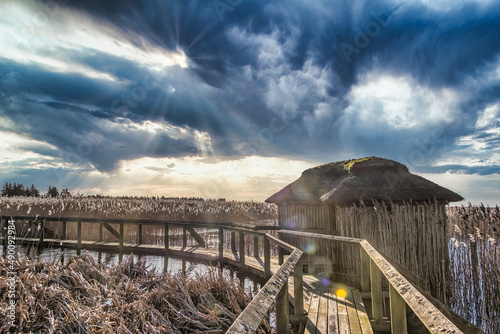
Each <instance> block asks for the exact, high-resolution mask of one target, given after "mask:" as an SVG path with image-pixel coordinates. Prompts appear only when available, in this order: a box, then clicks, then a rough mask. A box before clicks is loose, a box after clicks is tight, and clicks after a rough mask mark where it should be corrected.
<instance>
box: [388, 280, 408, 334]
mask: <svg viewBox="0 0 500 334" xmlns="http://www.w3.org/2000/svg"><path fill="white" fill-rule="evenodd" d="M389 298H390V303H391V305H390V310H391V333H401V334H407V333H408V327H407V325H406V303H405V301H404V300H403V298H402V297H401V296H400V295H399V293H398V292H397V291H396V289H394V287H393V286H392V285H389Z"/></svg>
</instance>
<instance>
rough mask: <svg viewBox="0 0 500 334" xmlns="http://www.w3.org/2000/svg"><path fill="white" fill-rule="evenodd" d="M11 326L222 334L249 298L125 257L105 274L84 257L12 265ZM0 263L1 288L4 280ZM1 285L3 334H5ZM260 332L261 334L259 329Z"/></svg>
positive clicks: (220, 279)
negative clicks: (13, 311)
mask: <svg viewBox="0 0 500 334" xmlns="http://www.w3.org/2000/svg"><path fill="white" fill-rule="evenodd" d="M14 271H15V272H16V273H17V278H18V279H17V284H16V286H17V291H16V292H17V294H18V298H17V299H16V301H17V305H16V324H18V326H19V327H18V330H19V331H20V332H22V333H28V332H30V333H38V332H42V333H56V332H57V333H224V332H226V330H227V329H228V328H229V326H230V325H231V324H232V323H233V322H234V320H235V319H236V318H237V316H238V314H239V313H240V312H241V311H242V310H243V309H244V308H245V307H246V305H247V304H248V303H249V301H250V297H249V296H248V295H247V294H246V293H245V292H244V290H243V288H242V287H241V286H240V285H239V284H238V282H237V281H236V280H232V279H230V278H227V277H226V276H225V275H222V273H221V270H220V269H217V268H212V269H211V270H209V271H208V272H207V273H206V274H203V275H200V274H196V275H194V276H192V277H191V276H190V277H188V278H186V276H185V275H182V274H176V275H170V274H168V273H163V274H156V273H155V272H154V270H149V268H148V267H147V266H146V265H145V264H144V263H143V262H140V261H139V262H134V261H133V259H132V257H129V258H128V259H127V260H126V261H124V262H122V263H121V264H119V265H117V266H114V267H111V268H108V267H106V266H104V265H103V264H100V263H98V262H96V261H95V259H94V258H93V257H92V256H90V255H88V254H85V255H82V256H79V257H73V258H70V259H69V260H68V261H67V263H66V264H65V265H63V264H60V263H59V262H58V261H55V260H54V261H52V262H36V261H32V260H24V261H17V262H16V266H15V270H14ZM7 272H8V267H7V261H6V260H5V259H4V258H3V257H2V258H0V282H6V279H7ZM8 302H9V299H8V296H7V286H6V284H5V283H4V284H0V332H2V333H3V332H6V331H8V328H9V327H8V323H7V320H6V319H7V317H6V315H7V314H6V312H7V311H6V309H7V305H8ZM261 332H264V329H262V330H261Z"/></svg>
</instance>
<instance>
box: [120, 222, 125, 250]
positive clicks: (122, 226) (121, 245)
mask: <svg viewBox="0 0 500 334" xmlns="http://www.w3.org/2000/svg"><path fill="white" fill-rule="evenodd" d="M124 231H125V226H124V224H123V223H120V238H119V239H118V240H119V241H118V242H119V244H120V246H119V248H118V250H119V252H120V253H121V252H122V251H123V239H124V236H125V233H124Z"/></svg>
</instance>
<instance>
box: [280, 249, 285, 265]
mask: <svg viewBox="0 0 500 334" xmlns="http://www.w3.org/2000/svg"><path fill="white" fill-rule="evenodd" d="M284 260H285V250H284V249H283V248H281V247H280V246H279V245H278V264H279V265H280V266H281V265H282V264H283V261H284Z"/></svg>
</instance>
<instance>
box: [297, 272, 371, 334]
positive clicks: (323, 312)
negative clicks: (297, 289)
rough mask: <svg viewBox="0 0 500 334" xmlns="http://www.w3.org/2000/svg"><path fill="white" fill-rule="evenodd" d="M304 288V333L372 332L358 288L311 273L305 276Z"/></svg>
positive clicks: (366, 333) (365, 333) (364, 333)
mask: <svg viewBox="0 0 500 334" xmlns="http://www.w3.org/2000/svg"><path fill="white" fill-rule="evenodd" d="M304 289H305V293H304V299H305V301H304V302H305V307H304V308H305V310H306V311H307V312H308V317H307V322H306V328H305V332H304V334H336V333H342V334H344V333H345V334H347V333H353V334H354V333H356V334H358V333H359V334H368V333H373V330H372V328H371V326H370V319H369V318H368V315H367V313H366V310H365V306H364V304H363V300H362V299H361V295H360V293H359V291H358V290H357V289H354V288H352V287H348V286H346V285H342V284H338V283H333V282H329V281H327V280H324V279H323V280H322V279H320V278H318V277H316V276H312V275H304Z"/></svg>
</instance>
